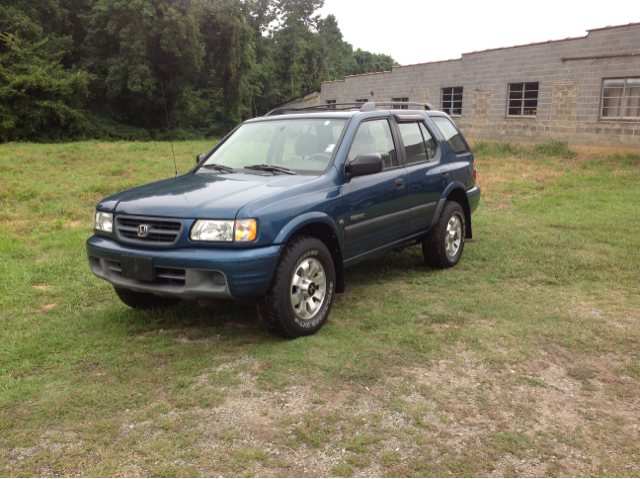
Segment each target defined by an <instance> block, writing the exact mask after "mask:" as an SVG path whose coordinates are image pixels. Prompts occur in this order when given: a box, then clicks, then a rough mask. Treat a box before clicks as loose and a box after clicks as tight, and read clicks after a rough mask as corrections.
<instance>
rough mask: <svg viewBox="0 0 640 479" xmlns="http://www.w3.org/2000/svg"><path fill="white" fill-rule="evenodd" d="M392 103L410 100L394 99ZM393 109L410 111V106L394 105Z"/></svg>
mask: <svg viewBox="0 0 640 479" xmlns="http://www.w3.org/2000/svg"><path fill="white" fill-rule="evenodd" d="M391 101H393V102H405V103H406V102H408V101H409V99H408V98H392V99H391ZM393 109H394V110H408V109H409V105H393Z"/></svg>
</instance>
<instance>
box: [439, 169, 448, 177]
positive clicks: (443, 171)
mask: <svg viewBox="0 0 640 479" xmlns="http://www.w3.org/2000/svg"><path fill="white" fill-rule="evenodd" d="M440 173H442V176H449V170H448V169H447V168H442V169H441V170H440Z"/></svg>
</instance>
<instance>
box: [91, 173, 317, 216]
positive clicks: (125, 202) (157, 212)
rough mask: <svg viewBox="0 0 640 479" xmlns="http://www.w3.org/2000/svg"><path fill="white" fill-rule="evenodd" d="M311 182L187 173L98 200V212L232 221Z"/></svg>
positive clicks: (304, 178) (294, 178)
mask: <svg viewBox="0 0 640 479" xmlns="http://www.w3.org/2000/svg"><path fill="white" fill-rule="evenodd" d="M315 178H317V177H316V176H302V175H297V176H289V175H287V176H284V175H279V174H275V175H272V174H270V173H267V174H265V175H262V174H257V175H253V174H246V173H231V174H210V173H200V174H191V173H189V174H186V175H183V176H179V177H177V178H170V179H167V180H162V181H157V182H155V183H149V184H147V185H142V186H138V187H136V188H132V189H130V190H126V191H122V192H120V193H117V194H115V195H112V196H110V197H108V198H105V199H104V200H102V201H101V202H100V203H99V204H98V209H100V210H102V211H111V212H113V213H119V214H127V215H140V216H164V217H171V218H211V219H216V218H219V219H233V218H235V217H236V215H237V214H238V211H239V210H240V208H242V207H243V206H245V205H248V204H249V203H252V202H254V201H256V200H259V199H261V198H265V197H267V196H270V195H272V194H274V193H277V192H280V191H282V188H291V187H294V186H296V185H300V184H302V183H306V182H308V181H311V180H313V179H315Z"/></svg>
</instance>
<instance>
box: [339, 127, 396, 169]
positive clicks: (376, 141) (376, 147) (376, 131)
mask: <svg viewBox="0 0 640 479" xmlns="http://www.w3.org/2000/svg"><path fill="white" fill-rule="evenodd" d="M368 153H378V154H379V155H380V156H382V164H383V167H384V168H391V167H392V166H396V165H397V164H398V159H397V158H396V148H395V146H394V144H393V137H392V136H391V129H390V128H389V122H388V121H387V120H373V121H367V122H364V123H362V124H361V125H360V127H359V128H358V132H357V133H356V136H355V138H354V139H353V143H352V144H351V150H349V157H348V158H347V161H353V160H354V159H355V158H356V157H357V156H358V155H362V154H368Z"/></svg>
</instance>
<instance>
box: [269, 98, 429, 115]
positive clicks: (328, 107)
mask: <svg viewBox="0 0 640 479" xmlns="http://www.w3.org/2000/svg"><path fill="white" fill-rule="evenodd" d="M409 105H412V106H420V107H423V108H424V109H425V110H435V108H434V107H433V105H432V104H431V103H417V102H411V101H378V102H373V101H372V102H354V103H327V104H324V105H315V106H305V107H302V108H276V109H275V110H271V111H270V112H269V113H267V114H266V115H265V116H275V115H284V114H285V113H287V112H302V111H318V110H321V111H349V110H351V111H355V110H357V111H373V110H375V109H376V107H378V106H409ZM399 109H400V108H399Z"/></svg>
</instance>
